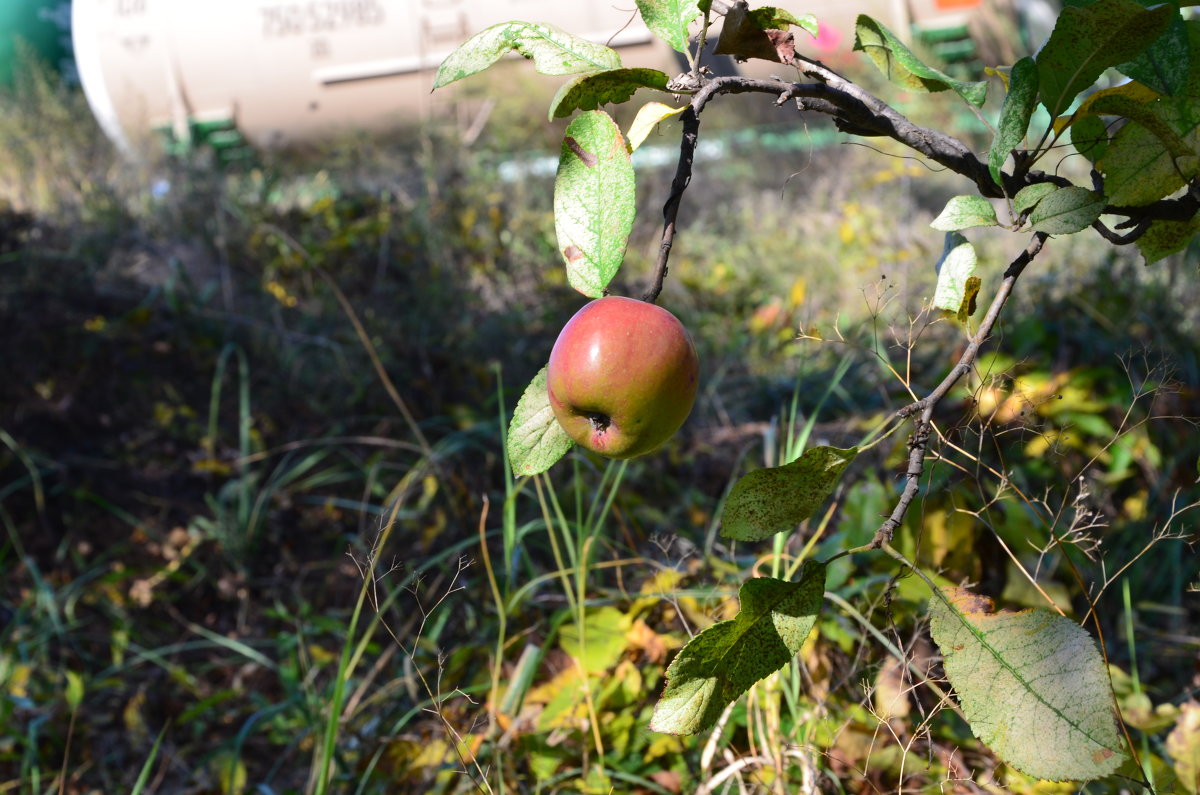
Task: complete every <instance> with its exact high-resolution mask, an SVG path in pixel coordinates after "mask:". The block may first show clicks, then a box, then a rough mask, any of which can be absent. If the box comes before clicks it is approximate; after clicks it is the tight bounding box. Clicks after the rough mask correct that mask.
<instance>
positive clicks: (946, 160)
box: [693, 58, 1200, 242]
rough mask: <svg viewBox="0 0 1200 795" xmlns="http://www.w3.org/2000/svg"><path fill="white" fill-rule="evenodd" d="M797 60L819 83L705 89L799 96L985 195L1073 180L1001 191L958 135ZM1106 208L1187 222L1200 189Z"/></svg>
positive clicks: (1017, 180)
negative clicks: (917, 155) (941, 168)
mask: <svg viewBox="0 0 1200 795" xmlns="http://www.w3.org/2000/svg"><path fill="white" fill-rule="evenodd" d="M794 64H795V65H796V66H797V67H798V68H799V69H800V71H801V72H802V73H803V74H804V75H805V76H806V77H809V78H811V79H813V80H814V81H815V82H813V83H787V82H784V81H779V80H759V79H754V78H748V77H736V76H735V77H718V78H716V79H714V80H711V81H709V82H708V83H706V84H705V86H704V88H703V89H702V91H701V93H705V92H711V93H719V94H743V93H761V94H777V95H780V96H782V97H787V98H793V97H794V98H797V106H798V107H799V108H800V109H801V110H809V111H814V112H817V113H823V114H825V115H827V116H830V117H831V118H832V119H833V121H834V123H835V124H837V126H838V129H840V130H842V131H843V132H848V133H851V134H853V135H859V136H883V137H887V138H891V139H892V140H894V141H897V142H899V143H901V144H903V145H904V146H906V147H908V148H909V149H912V150H914V151H916V152H919V153H921V154H923V155H925V156H926V157H928V158H929V159H930V160H932V161H934V162H935V163H938V164H940V165H942V166H945V167H946V168H948V169H949V170H951V171H953V172H954V173H956V174H959V175H961V176H963V177H966V178H967V179H969V180H971V182H973V183H974V184H975V188H976V190H978V192H979V194H980V195H982V196H985V197H987V198H991V199H999V198H1003V197H1005V196H1015V195H1016V194H1017V192H1018V191H1020V190H1021V188H1024V187H1027V186H1029V185H1034V184H1037V183H1042V182H1049V183H1051V184H1054V185H1059V186H1061V187H1068V186H1070V185H1073V184H1074V183H1072V182H1071V181H1070V180H1068V179H1065V178H1063V177H1059V176H1056V175H1053V174H1046V173H1043V172H1040V171H1030V172H1027V173H1026V172H1024V171H1023V170H1022V169H1018V174H1017V175H1013V174H1003V175H1002V178H1003V181H1004V187H1003V189H1001V187H1000V186H999V185H997V184H996V183H995V181H993V180H992V175H991V172H990V171H989V170H988V166H987V164H986V163H985V162H984V161H983V160H981V159H980V158H979V157H978V156H977V155H976V154H975V153H974V152H973V151H971V149H970V148H969V147H968V146H967V145H966V144H965V143H963V142H962V141H960V140H958V139H957V138H955V137H954V136H951V135H947V134H945V133H942V132H938V131H937V130H931V129H929V128H927V127H922V126H920V125H919V124H916V123H914V122H912V121H911V120H909V119H908V118H907V117H905V116H904V115H903V114H902V113H900V112H899V111H897V110H896V109H895V108H893V107H891V106H890V105H888V104H887V103H886V102H884V101H883V100H881V99H879V98H878V97H876V96H874V95H873V94H871V93H870V92H868V91H866V90H865V89H863V88H862V87H860V86H858V85H856V84H855V83H853V82H851V81H849V80H847V79H845V78H844V77H842V76H841V75H838V74H837V73H835V72H834V71H833V70H831V69H829V68H828V67H825V66H824V65H822V64H820V63H817V62H813V61H807V60H804V59H802V58H797V59H796V60H795V62H794ZM699 96H700V94H697V97H699ZM706 101H707V100H706ZM693 107H695V102H693ZM1104 212H1105V213H1107V214H1112V215H1123V216H1125V217H1127V218H1129V219H1131V220H1132V221H1133V222H1134V224H1137V223H1141V222H1146V223H1148V222H1150V221H1159V220H1163V221H1186V220H1189V219H1190V218H1192V217H1193V216H1195V215H1196V213H1197V212H1200V189H1193V190H1191V191H1190V192H1189V193H1188V194H1186V195H1184V196H1181V197H1179V198H1177V199H1161V200H1159V201H1156V202H1154V203H1152V204H1148V205H1145V206H1140V207H1124V206H1115V205H1113V206H1109V207H1106V208H1105V210H1104ZM1129 242H1132V240H1130V241H1129Z"/></svg>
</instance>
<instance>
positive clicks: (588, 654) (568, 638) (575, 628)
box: [558, 607, 633, 674]
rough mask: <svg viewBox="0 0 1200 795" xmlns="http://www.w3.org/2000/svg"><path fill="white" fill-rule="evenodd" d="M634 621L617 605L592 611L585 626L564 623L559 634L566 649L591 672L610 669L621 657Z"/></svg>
mask: <svg viewBox="0 0 1200 795" xmlns="http://www.w3.org/2000/svg"><path fill="white" fill-rule="evenodd" d="M632 623H633V622H632V621H631V620H630V618H629V616H627V615H625V614H624V613H622V612H621V611H620V610H618V609H617V608H615V607H598V608H596V609H594V610H588V611H587V614H586V616H585V618H584V621H583V627H582V628H581V627H580V626H579V624H577V623H575V622H572V623H570V624H565V625H563V627H562V629H561V630H559V633H558V643H559V645H560V646H561V647H562V650H563V651H565V652H566V653H567V654H569V655H571V656H572V657H574V658H575V659H577V660H579V662H580V663H581V664H582V665H583V670H585V671H587V672H588V673H589V674H591V673H601V672H603V671H607V670H608V669H609V668H612V667H613V666H614V665H616V664H617V660H619V659H621V654H622V653H624V651H625V647H626V645H627V640H626V637H625V635H626V633H627V632H629V628H630V625H631V624H632Z"/></svg>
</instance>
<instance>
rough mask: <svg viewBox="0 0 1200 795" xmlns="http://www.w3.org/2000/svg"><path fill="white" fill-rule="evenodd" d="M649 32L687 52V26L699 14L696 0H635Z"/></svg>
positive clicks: (680, 50)
mask: <svg viewBox="0 0 1200 795" xmlns="http://www.w3.org/2000/svg"><path fill="white" fill-rule="evenodd" d="M637 7H638V12H639V13H640V14H641V15H642V21H643V22H645V23H646V27H648V28H650V32H651V33H653V34H654V35H655V36H658V37H659V38H660V39H662V40H663V41H665V42H666V43H667V44H669V45H671V47H672V48H673V49H675V50H678V51H679V52H687V48H688V27H689V26H691V24H692V23H693V22H695V21H696V18H697V17H698V16H700V4H699V3H698V2H696V0H637Z"/></svg>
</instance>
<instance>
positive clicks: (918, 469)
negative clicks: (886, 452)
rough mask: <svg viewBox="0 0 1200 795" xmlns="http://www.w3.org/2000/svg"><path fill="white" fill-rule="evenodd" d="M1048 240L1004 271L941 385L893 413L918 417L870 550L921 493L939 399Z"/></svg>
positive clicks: (964, 369) (970, 360)
mask: <svg viewBox="0 0 1200 795" xmlns="http://www.w3.org/2000/svg"><path fill="white" fill-rule="evenodd" d="M1047 237H1049V235H1047V234H1046V233H1045V232H1038V233H1037V234H1035V235H1034V236H1033V240H1031V241H1030V242H1029V245H1028V246H1026V248H1025V250H1024V251H1022V252H1021V253H1020V255H1018V256H1017V258H1016V259H1015V260H1013V261H1012V264H1010V265H1009V266H1008V270H1006V271H1005V272H1004V281H1002V282H1001V283H1000V289H999V290H998V291H997V292H996V297H995V298H993V299H992V304H991V306H989V307H988V311H987V314H986V315H984V317H983V320H981V321H980V323H979V329H978V330H977V331H976V332H975V334H974V335H973V336H972V337H971V338H970V341H969V343H968V344H967V349H966V350H965V351H963V354H962V356H960V357H959V359H958V363H957V364H955V365H954V367H953V368H951V370H950V372H949V373H948V374H947V375H946V377H945V378H943V379H942V382H941V383H940V384H938V385H937V387H936V388H935V389H934V390H933V391H932V392H930V393H929V394H928V395H926V396H925V397H923V398H921V399H920V400H918V401H916V402H915V403H911V404H909V405H907V406H905V407H904V408H902V409H900V410H899V411H897V412H896V416H897V417H900V418H902V419H903V418H905V417H911V416H912V415H914V414H917V413H918V412H919V413H920V416H919V417H918V418H917V420H916V423H915V427H914V428H913V432H912V436H910V437H909V439H908V468H907V470H906V471H905V473H904V475H905V483H904V491H903V492H901V494H900V499H899V500H898V501H897V502H896V507H895V508H894V509H893V510H892V514H891V516H889V517H888V518H887V519H886V520H884V522H883V524H882V525H880V527H879V529H878V530H877V531H876V532H875V537H874V538H873V539H872V540H871V546H872V547H873V548H875V549H878V548H880V547H882V546H883V545H884V544H887V543H890V542H891V540H892V535H893V534H895V532H896V529H897V528H898V527H900V523H901V522H903V521H904V515H905V514H906V513H907V512H908V507H909V506H910V505H912V502H913V500H915V499H916V497H917V492H918V491H920V488H921V476H922V475H923V474H924V473H925V452H926V451H927V450H928V448H929V436H930V433H931V432H932V430H933V412H934V410H935V409H936V408H937V405H938V403H939V402H941V400H942V398H944V397H945V396H946V395H947V394H948V393H949V392H950V390H951V389H952V388H953V387H954V385H955V384H957V383H958V380H959V379H960V378H962V377H963V376H964V375H966V374H967V373H969V372H970V371H971V367H973V366H974V364H975V360H976V359H977V358H978V356H979V350H980V348H982V347H983V343H984V342H986V341H987V339H988V337H989V336H991V333H992V328H993V327H994V326H995V325H996V321H997V320H998V319H999V318H1000V312H1001V310H1002V309H1003V308H1004V304H1005V302H1007V301H1008V297H1009V296H1010V295H1011V294H1012V289H1013V285H1015V284H1016V283H1017V278H1018V277H1019V276H1020V275H1021V272H1022V271H1024V270H1025V266H1026V265H1028V264H1029V263H1030V262H1032V261H1033V258H1034V257H1036V256H1037V255H1038V253H1039V252H1041V250H1042V246H1043V245H1045V243H1046V238H1047Z"/></svg>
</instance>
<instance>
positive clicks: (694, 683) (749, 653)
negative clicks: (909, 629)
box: [650, 560, 825, 734]
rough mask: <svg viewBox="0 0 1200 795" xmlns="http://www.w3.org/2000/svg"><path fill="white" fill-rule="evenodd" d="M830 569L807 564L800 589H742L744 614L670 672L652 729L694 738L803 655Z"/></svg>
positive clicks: (779, 583)
mask: <svg viewBox="0 0 1200 795" xmlns="http://www.w3.org/2000/svg"><path fill="white" fill-rule="evenodd" d="M824 593H825V566H823V565H822V564H820V563H817V562H816V561H812V560H808V561H805V562H804V566H803V567H801V569H800V577H799V579H798V580H797V581H796V582H785V581H783V580H776V579H772V578H770V577H758V578H755V579H752V580H748V581H747V582H746V583H744V584H743V585H742V589H741V591H740V592H739V593H738V597H739V598H740V599H741V603H742V605H741V610H740V611H738V614H737V616H736V617H734V618H733V619H731V620H729V621H722V622H720V623H717V624H713V625H712V626H711V627H709V628H708V629H706V630H704V631H703V632H701V633H700V634H699V635H697V636H696V637H694V638H692V639H691V640H690V641H689V642H688V644H687V645H686V646H684V647H683V649H681V650H680V652H679V654H677V655H675V659H674V660H673V661H672V662H671V665H670V667H668V668H667V686H666V688H664V689H663V694H662V697H661V698H659V700H658V703H657V704H656V705H655V706H654V717H653V718H651V719H650V729H651V730H652V731H656V732H665V733H667V734H695V733H696V732H702V731H704V730H705V729H708V728H711V727H712V725H713V724H714V723H716V722H717V719H718V718H719V717H720V716H721V713H722V712H723V711H724V710H725V707H727V706H728V705H729V704H731V703H732V702H733V701H734V700H736V699H737V698H738V697H739V696H740V695H742V693H745V692H746V691H747V690H749V689H750V686H751V685H753V684H754V683H755V682H757V681H759V680H761V679H764V678H766V677H768V676H770V675H771V674H773V673H774V672H775V671H778V670H779V669H780V668H782V667H783V666H785V665H787V663H788V661H790V660H791V659H792V658H793V657H795V656H796V654H797V653H798V652H799V651H800V646H801V644H803V643H804V640H805V638H807V637H808V633H809V632H810V631H811V630H812V628H813V624H815V623H816V621H817V613H818V611H820V609H821V599H822V597H823V595H824Z"/></svg>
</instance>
